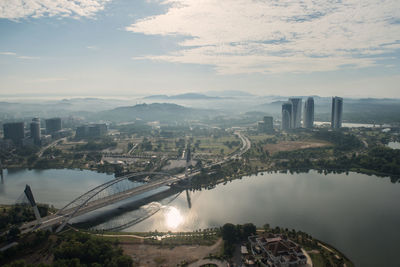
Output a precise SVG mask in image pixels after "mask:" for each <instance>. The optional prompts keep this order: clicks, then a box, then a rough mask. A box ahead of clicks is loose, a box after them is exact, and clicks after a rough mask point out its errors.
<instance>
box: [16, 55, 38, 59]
mask: <svg viewBox="0 0 400 267" xmlns="http://www.w3.org/2000/svg"><path fill="white" fill-rule="evenodd" d="M17 58H19V59H39V58H40V57H31V56H17Z"/></svg>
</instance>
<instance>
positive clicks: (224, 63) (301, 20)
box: [0, 0, 400, 97]
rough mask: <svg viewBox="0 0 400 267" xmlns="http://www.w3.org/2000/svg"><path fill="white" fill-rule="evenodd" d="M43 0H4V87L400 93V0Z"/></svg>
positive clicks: (0, 47)
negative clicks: (305, 0) (303, 0)
mask: <svg viewBox="0 0 400 267" xmlns="http://www.w3.org/2000/svg"><path fill="white" fill-rule="evenodd" d="M36 2H37V4H34V3H33V2H29V1H25V0H22V1H2V2H1V3H0V34H1V35H2V37H3V38H2V41H1V42H0V70H1V71H0V80H1V82H0V95H1V96H3V95H17V96H18V95H19V96H23V95H34V96H35V95H60V96H66V97H68V96H70V97H74V96H97V95H109V96H110V95H139V94H144V93H147V94H158V93H164V94H177V93H184V92H202V93H204V92H207V91H210V90H214V91H220V90H232V89H233V90H242V91H247V92H250V93H253V94H256V95H276V94H280V95H283V96H292V95H298V92H300V91H302V92H304V94H305V95H320V96H332V95H341V96H343V97H395V96H396V95H397V94H396V93H397V92H398V86H397V84H399V83H400V64H399V62H400V61H399V60H398V59H399V55H400V49H399V48H400V40H399V38H398V36H400V23H399V21H400V14H399V13H398V11H397V10H399V9H400V3H399V2H398V1H394V0H392V1H385V2H383V3H382V2H380V1H377V0H369V1H350V2H348V3H346V5H345V4H343V3H339V2H331V3H326V2H324V1H322V2H316V3H314V2H313V3H300V2H298V1H292V2H284V1H280V2H277V4H272V3H271V2H268V1H265V2H261V1H254V2H251V3H248V2H247V1H244V0H234V1H232V2H230V3H229V5H227V4H224V3H220V2H218V1H211V0H210V1H206V2H202V3H199V2H198V1H194V0H168V1H156V0H143V1H127V0H123V1H111V0H93V1H86V0H81V1H75V2H74V4H73V5H72V4H70V2H69V1H59V0H56V1H52V2H51V3H49V2H47V1H41V0H40V1H36ZM36 2H35V3H36ZM337 21H340V24H338V23H337ZM383 85H384V86H383Z"/></svg>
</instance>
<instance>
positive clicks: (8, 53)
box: [0, 52, 40, 59]
mask: <svg viewBox="0 0 400 267" xmlns="http://www.w3.org/2000/svg"><path fill="white" fill-rule="evenodd" d="M0 55H4V56H13V57H15V58H18V59H40V57H31V56H22V55H18V54H17V53H14V52H0Z"/></svg>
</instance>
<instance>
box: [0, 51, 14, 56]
mask: <svg viewBox="0 0 400 267" xmlns="http://www.w3.org/2000/svg"><path fill="white" fill-rule="evenodd" d="M0 55H4V56H16V55H17V54H16V53H14V52H0Z"/></svg>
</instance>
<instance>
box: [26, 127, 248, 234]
mask: <svg viewBox="0 0 400 267" xmlns="http://www.w3.org/2000/svg"><path fill="white" fill-rule="evenodd" d="M235 134H236V135H237V136H238V137H239V138H240V139H241V141H242V147H241V148H240V149H239V150H238V151H237V152H236V153H235V154H233V155H231V156H227V157H225V158H224V159H223V160H221V161H219V162H216V163H212V164H209V165H206V166H204V167H205V168H211V167H212V166H215V165H220V164H224V163H226V162H228V161H229V160H232V159H236V158H239V157H241V156H242V155H243V154H244V153H245V152H246V151H247V150H249V149H250V147H251V143H250V140H249V139H248V138H247V137H246V136H244V135H243V134H242V133H241V132H239V131H236V132H235ZM58 141H60V140H58ZM58 141H57V142H58ZM51 145H53V144H51ZM47 148H49V146H48V147H47ZM47 148H46V149H47ZM199 173H200V171H199V170H195V171H193V172H191V173H190V174H189V175H188V177H186V176H185V173H181V174H178V175H175V176H172V177H167V178H164V179H159V180H156V181H153V182H149V183H147V184H144V185H141V186H138V187H135V188H132V189H129V190H126V191H123V192H121V193H117V194H114V195H111V196H108V197H104V198H101V199H97V200H94V201H90V202H88V203H87V204H86V205H83V206H82V207H81V208H80V209H79V210H77V209H76V207H74V208H71V209H68V210H64V211H63V215H59V214H52V215H49V216H47V217H44V218H42V221H41V224H40V225H37V222H36V221H32V222H29V223H25V224H23V225H22V226H21V228H20V230H21V233H27V232H30V231H32V230H37V229H46V228H49V227H51V226H53V225H56V224H60V223H61V222H63V221H65V219H66V218H68V217H69V218H72V217H76V216H79V215H82V214H85V213H88V212H90V211H94V210H96V209H99V208H102V207H105V206H108V205H111V204H113V203H116V202H119V201H121V200H124V199H127V198H130V197H132V196H134V195H138V194H142V193H145V192H148V191H151V190H154V189H156V188H159V187H161V186H166V185H171V184H173V183H176V182H178V181H181V180H184V179H186V178H191V177H193V176H195V175H197V174H199ZM127 177H128V176H127ZM122 179H125V178H122ZM89 200H90V199H89Z"/></svg>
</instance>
